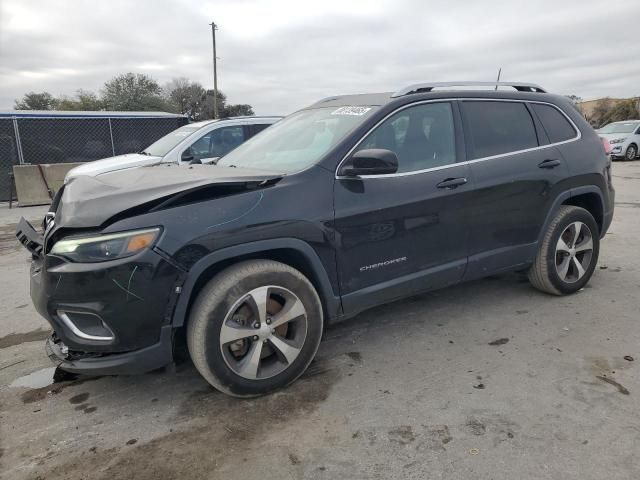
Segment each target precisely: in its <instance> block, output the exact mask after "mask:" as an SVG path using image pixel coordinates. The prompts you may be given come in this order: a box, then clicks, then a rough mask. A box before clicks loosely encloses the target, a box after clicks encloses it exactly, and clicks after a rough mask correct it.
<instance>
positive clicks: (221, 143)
mask: <svg viewBox="0 0 640 480" xmlns="http://www.w3.org/2000/svg"><path fill="white" fill-rule="evenodd" d="M280 118H281V117H255V116H253V117H234V118H226V119H221V120H206V121H203V122H196V123H190V124H189V125H185V126H183V127H180V128H178V129H176V130H174V131H173V132H171V133H169V134H167V135H165V136H164V137H162V138H161V139H159V140H157V141H156V142H154V143H152V144H151V145H149V146H148V147H147V148H145V149H144V150H142V151H141V152H139V153H127V154H125V155H118V156H116V157H110V158H103V159H102V160H95V161H93V162H87V163H85V164H83V165H80V166H78V167H75V168H73V169H71V170H70V171H69V173H67V176H66V177H65V180H64V182H65V183H67V182H68V181H69V180H71V179H72V178H74V177H77V176H80V175H88V176H98V175H100V174H103V173H108V172H113V171H116V170H124V169H127V168H135V167H143V166H148V165H156V164H159V163H178V164H187V165H188V164H191V163H216V162H217V160H218V159H219V158H220V157H222V156H223V155H226V154H227V153H229V152H230V151H231V150H233V149H234V148H236V147H237V146H238V145H240V144H241V143H243V142H245V141H246V140H248V139H249V138H251V137H253V136H254V135H255V134H256V133H258V132H260V131H262V130H264V129H265V128H267V127H268V126H269V125H272V124H274V123H276V122H277V121H278V120H280Z"/></svg>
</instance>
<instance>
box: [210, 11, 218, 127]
mask: <svg viewBox="0 0 640 480" xmlns="http://www.w3.org/2000/svg"><path fill="white" fill-rule="evenodd" d="M210 25H211V37H212V39H213V118H218V65H217V58H216V30H217V29H218V26H217V25H216V24H215V23H214V22H211V23H210Z"/></svg>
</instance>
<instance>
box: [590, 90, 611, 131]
mask: <svg viewBox="0 0 640 480" xmlns="http://www.w3.org/2000/svg"><path fill="white" fill-rule="evenodd" d="M611 103H612V102H611V99H610V98H609V97H607V98H602V99H600V100H598V102H597V103H596V105H595V107H593V113H592V114H591V118H590V121H591V123H592V124H593V125H595V127H596V128H600V127H601V126H603V125H604V124H605V123H607V117H608V114H609V110H611Z"/></svg>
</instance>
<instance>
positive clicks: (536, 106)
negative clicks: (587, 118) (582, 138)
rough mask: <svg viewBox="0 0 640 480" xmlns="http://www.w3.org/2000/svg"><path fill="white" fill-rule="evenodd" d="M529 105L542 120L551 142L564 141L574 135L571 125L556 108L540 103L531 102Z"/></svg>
mask: <svg viewBox="0 0 640 480" xmlns="http://www.w3.org/2000/svg"><path fill="white" fill-rule="evenodd" d="M531 107H532V108H533V111H534V112H536V115H537V116H538V118H539V119H540V121H541V122H542V127H543V128H544V130H545V132H547V136H548V137H549V140H550V141H551V143H559V142H564V141H566V140H571V139H572V138H575V137H576V131H575V129H574V128H573V125H571V123H570V122H569V120H567V117H565V116H564V115H563V114H562V113H560V111H559V110H558V109H557V108H555V107H552V106H551V105H543V104H541V103H532V104H531Z"/></svg>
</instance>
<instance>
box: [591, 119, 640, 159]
mask: <svg viewBox="0 0 640 480" xmlns="http://www.w3.org/2000/svg"><path fill="white" fill-rule="evenodd" d="M597 132H598V135H600V137H602V138H606V139H607V140H608V141H609V144H610V145H611V158H624V159H625V160H634V159H636V158H637V157H638V155H639V154H640V120H626V121H623V122H613V123H609V124H608V125H605V126H604V127H602V128H601V129H600V130H597Z"/></svg>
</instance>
